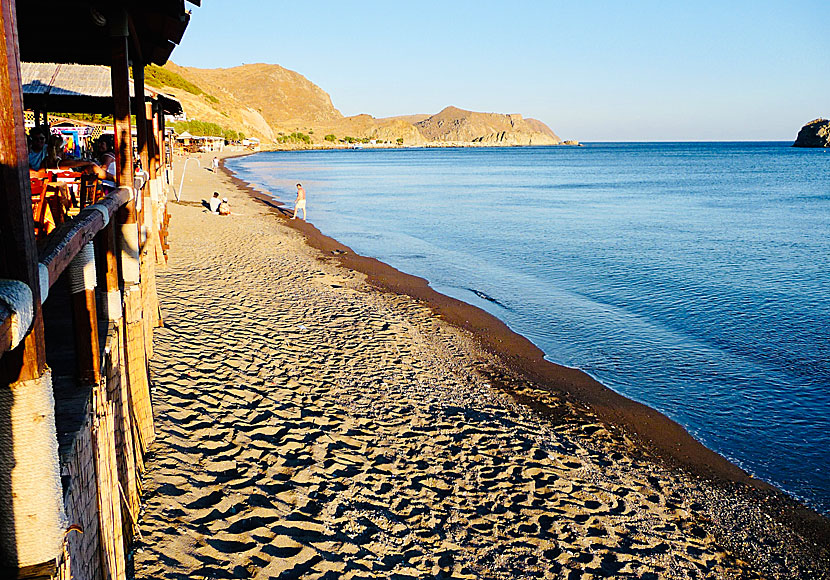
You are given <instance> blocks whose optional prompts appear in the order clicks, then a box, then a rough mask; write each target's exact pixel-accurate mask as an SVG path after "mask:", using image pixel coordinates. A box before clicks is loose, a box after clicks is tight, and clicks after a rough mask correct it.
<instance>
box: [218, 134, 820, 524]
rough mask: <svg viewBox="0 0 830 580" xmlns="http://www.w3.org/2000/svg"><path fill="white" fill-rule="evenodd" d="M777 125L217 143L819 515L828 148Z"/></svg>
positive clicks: (371, 249)
mask: <svg viewBox="0 0 830 580" xmlns="http://www.w3.org/2000/svg"><path fill="white" fill-rule="evenodd" d="M789 145H790V143H783V142H735V143H726V142H713V143H662V142H661V143H587V144H585V146H584V147H520V148H442V149H434V148H429V149H417V148H416V149H413V148H400V149H362V150H327V151H296V152H263V153H258V154H255V155H251V156H248V157H241V158H235V159H228V160H227V161H226V165H227V167H228V168H229V169H231V170H232V171H234V172H235V173H236V174H237V176H238V177H239V178H241V179H243V180H245V181H247V182H249V183H251V184H252V185H253V186H254V187H256V188H257V189H259V190H260V191H263V192H267V193H269V194H271V195H273V196H274V198H275V199H277V200H279V201H282V202H285V203H286V204H287V205H288V206H289V207H292V202H293V199H294V196H295V193H296V184H297V183H298V182H302V184H303V185H304V187H305V190H306V192H307V194H308V210H309V214H308V219H309V221H310V222H312V223H313V224H314V225H315V226H317V227H318V228H319V229H320V230H321V231H322V232H323V233H324V234H326V235H328V236H331V237H333V238H335V239H337V240H338V241H340V242H342V243H344V244H346V245H348V246H350V247H351V248H352V249H353V250H354V251H355V252H357V253H359V254H362V255H366V256H372V257H375V258H378V259H380V260H381V261H383V262H386V263H388V264H390V265H392V266H394V267H395V268H397V269H399V270H401V271H403V272H406V273H409V274H414V275H417V276H420V277H423V278H426V279H427V280H429V282H430V285H431V286H432V287H433V288H434V289H436V290H438V291H439V292H442V293H444V294H446V295H449V296H452V297H454V298H458V299H461V300H463V301H466V302H468V303H470V304H474V305H475V306H478V307H480V308H482V309H484V310H486V311H488V312H490V313H492V314H493V315H495V316H497V317H498V318H500V319H501V320H503V321H504V322H505V323H507V325H508V326H510V328H511V329H513V330H514V331H515V332H517V333H519V334H522V335H524V336H526V337H527V338H529V339H530V340H532V341H533V342H534V343H535V344H536V345H537V346H539V347H540V348H541V349H542V350H543V351H544V352H545V355H546V357H547V358H548V359H549V360H550V361H553V362H555V363H559V364H562V365H567V366H569V367H576V368H579V369H581V370H583V371H585V372H586V373H588V374H589V375H591V376H593V377H594V378H596V379H597V380H599V381H600V382H601V383H603V384H604V385H606V386H607V387H609V388H611V389H613V390H615V391H617V392H619V393H621V394H623V395H625V396H626V397H629V398H631V399H634V400H636V401H639V402H641V403H644V404H646V405H649V406H651V407H653V408H655V409H657V410H659V411H661V412H662V413H664V414H665V415H667V416H669V417H671V418H672V419H674V420H675V421H677V422H678V423H680V424H681V425H683V426H684V427H685V428H686V429H687V430H688V431H689V432H690V433H691V434H692V435H693V436H694V437H695V438H697V439H698V440H699V441H701V442H702V443H703V444H705V445H706V446H707V447H709V448H710V449H713V450H714V451H716V452H718V453H720V454H721V455H723V456H724V457H726V458H727V459H729V460H730V461H732V462H733V463H735V464H737V465H738V466H740V467H742V468H743V469H745V470H746V471H748V472H749V473H750V474H752V475H754V476H756V477H759V478H761V479H763V480H765V481H767V482H770V483H772V484H774V485H776V486H777V487H779V488H780V489H782V490H784V491H786V492H788V493H789V494H791V495H793V496H795V497H796V498H798V499H799V500H800V501H802V502H804V503H806V504H807V505H809V506H811V507H813V508H814V509H816V510H817V511H819V512H821V513H824V514H830V151H827V150H822V149H796V148H792V147H790V146H789Z"/></svg>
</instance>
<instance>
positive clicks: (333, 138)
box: [323, 133, 337, 143]
mask: <svg viewBox="0 0 830 580" xmlns="http://www.w3.org/2000/svg"><path fill="white" fill-rule="evenodd" d="M323 139H325V140H326V141H331V142H332V143H334V142H335V141H337V137H335V136H334V135H332V134H331V133H329V134H328V135H326V136H325V137H323Z"/></svg>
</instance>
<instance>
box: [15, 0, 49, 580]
mask: <svg viewBox="0 0 830 580" xmlns="http://www.w3.org/2000/svg"><path fill="white" fill-rule="evenodd" d="M27 169H28V161H27V149H26V135H25V120H24V116H23V88H22V84H21V74H20V47H19V44H18V36H17V10H16V2H15V0H0V279H4V280H10V281H11V282H9V283H7V284H11V285H12V286H15V285H16V287H17V290H19V291H20V292H19V293H18V295H17V296H16V299H15V300H16V302H17V303H16V304H15V306H16V307H17V308H18V316H19V320H20V324H21V327H20V331H19V333H18V337H17V338H18V339H20V338H21V336H20V335H22V333H23V332H25V331H26V330H28V333H27V334H26V335H25V338H22V340H21V342H20V343H19V344H18V345H17V346H16V347H14V348H13V349H12V350H11V351H8V352H6V353H4V354H3V355H2V356H0V441H2V444H1V445H0V575H2V576H3V577H7V576H8V577H36V576H43V575H47V576H48V575H51V574H53V573H54V571H55V562H56V559H57V557H58V556H59V555H60V553H61V547H62V542H63V535H64V530H63V529H62V526H61V521H62V516H63V514H62V512H63V499H62V497H61V493H60V489H61V484H60V469H59V465H58V442H57V434H56V429H55V415H54V413H55V406H54V399H53V394H52V380H51V373H49V372H47V370H46V349H45V345H44V338H43V320H42V311H41V307H40V300H41V292H40V290H41V287H40V273H39V269H38V259H37V247H36V245H35V235H34V221H33V218H32V198H31V190H30V187H29V180H28V171H27ZM27 288H28V290H26V289H27ZM23 290H26V291H25V292H23ZM7 298H8V297H7ZM29 317H31V318H29ZM29 320H31V323H29ZM25 327H28V328H25ZM35 451H36V452H35Z"/></svg>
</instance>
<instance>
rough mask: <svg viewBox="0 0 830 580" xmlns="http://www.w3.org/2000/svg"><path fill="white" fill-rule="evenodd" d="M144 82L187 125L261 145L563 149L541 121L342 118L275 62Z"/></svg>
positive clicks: (485, 116) (454, 115)
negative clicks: (178, 107) (199, 124)
mask: <svg viewBox="0 0 830 580" xmlns="http://www.w3.org/2000/svg"><path fill="white" fill-rule="evenodd" d="M162 70H163V74H158V75H148V79H150V80H148V84H152V83H155V86H158V87H159V88H161V89H163V90H164V91H166V92H169V93H171V94H173V95H175V96H176V97H177V98H178V99H179V100H180V101H181V102H182V105H183V107H184V111H185V114H186V116H187V118H188V119H197V120H199V121H204V122H208V123H214V124H216V125H219V126H221V127H223V128H225V129H233V130H235V131H237V132H239V133H243V134H245V135H246V136H248V137H256V138H258V139H260V140H262V142H263V144H264V145H265V146H268V145H271V146H289V147H290V146H299V147H307V146H315V147H316V146H337V145H342V144H343V142H346V143H352V142H358V141H364V142H365V141H374V142H377V143H384V144H391V145H406V146H452V145H455V146H479V147H482V146H517V145H562V144H572V143H573V142H564V141H563V140H562V139H560V138H559V137H558V136H557V135H556V133H554V132H553V131H552V130H551V129H550V127H548V126H547V125H546V124H545V123H543V122H542V121H539V120H536V119H529V118H524V117H523V116H522V115H520V114H515V113H514V114H501V113H479V112H475V111H468V110H464V109H460V108H458V107H446V108H445V109H443V110H442V111H440V112H438V113H436V114H434V115H429V114H418V115H402V116H397V117H385V118H376V117H373V116H371V115H368V114H361V115H354V116H349V117H347V116H344V115H343V114H342V113H341V112H340V111H339V110H337V109H336V108H335V107H334V105H333V104H332V100H331V97H330V96H329V94H328V93H326V92H325V91H324V90H323V89H321V88H320V87H319V86H317V85H315V84H314V83H312V82H311V81H310V80H308V79H307V78H306V77H304V76H303V75H301V74H299V73H297V72H295V71H292V70H288V69H286V68H284V67H281V66H279V65H275V64H262V63H258V64H246V65H242V66H237V67H232V68H217V69H201V68H193V67H183V66H179V65H176V64H174V63H172V62H170V63H168V64H166V65H165V66H164V68H163V69H162Z"/></svg>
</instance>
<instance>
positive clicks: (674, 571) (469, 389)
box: [134, 156, 830, 578]
mask: <svg viewBox="0 0 830 580" xmlns="http://www.w3.org/2000/svg"><path fill="white" fill-rule="evenodd" d="M208 158H209V157H207V156H206V157H205V158H204V164H205V165H207V163H206V161H207V159H208ZM176 184H178V174H177V180H176ZM239 185H240V184H239V183H238V182H235V181H234V180H233V179H232V178H231V177H230V176H229V175H227V174H226V173H224V172H222V173H219V174H213V173H212V172H210V171H207V170H205V169H199V168H198V167H196V166H195V164H192V163H191V164H190V165H189V167H188V177H187V178H186V179H185V186H184V197H183V203H182V204H172V206H171V214H172V222H171V228H172V230H171V231H172V236H171V245H172V247H171V250H170V262H169V266H168V268H167V269H165V270H160V271H159V274H158V291H159V296H160V299H161V302H162V305H163V311H164V315H165V328H163V329H160V330H159V331H157V334H156V341H155V356H154V359H153V361H152V364H151V368H152V371H153V380H154V386H153V395H154V402H155V411H156V417H157V429H158V440H157V443H156V444H155V447H154V449H153V457H152V458H150V459H149V461H148V462H147V467H148V472H147V475H146V477H145V487H146V504H145V508H144V510H143V512H142V516H141V521H140V531H141V537H140V539H139V540H138V542H137V544H136V549H135V551H134V567H135V577H137V578H159V577H164V578H194V577H196V578H199V577H205V578H248V577H250V578H275V577H285V578H425V577H447V578H525V577H539V578H559V577H568V578H571V577H572V578H592V577H625V576H628V577H637V578H695V577H699V578H703V577H707V578H755V577H769V578H824V577H830V564H828V562H830V546H828V538H829V537H830V525H828V521H827V520H826V519H825V518H822V517H820V516H818V515H817V514H815V513H813V512H811V511H809V510H807V509H806V508H803V507H801V506H799V505H798V504H796V503H795V502H793V501H791V500H789V499H788V498H787V497H786V496H784V495H783V494H781V493H780V492H778V491H776V490H774V489H772V488H770V487H769V486H766V485H763V484H760V483H759V482H757V481H755V480H753V479H752V478H751V477H749V476H748V475H746V474H745V473H743V472H742V471H740V470H739V469H737V468H736V467H734V466H732V465H731V464H729V463H728V462H726V461H725V460H724V459H722V458H720V457H719V456H717V455H716V454H714V453H711V452H710V451H708V450H706V449H705V448H704V447H703V446H701V445H699V444H697V442H695V441H694V440H693V439H692V438H691V437H689V436H688V434H686V433H685V431H683V430H682V428H680V427H679V426H677V425H676V424H674V423H672V422H670V421H668V419H666V418H665V417H663V416H662V415H660V414H659V413H656V412H654V411H652V410H651V409H648V408H647V407H643V406H642V405H637V404H635V403H632V402H630V401H628V400H627V399H624V398H623V397H619V396H618V395H615V394H614V393H612V392H611V391H608V390H607V389H605V388H604V387H602V385H599V384H598V383H596V382H595V381H593V380H591V379H590V378H589V377H587V375H584V374H583V373H580V372H579V371H575V370H573V369H566V368H563V367H558V366H556V365H552V364H550V363H548V362H546V361H544V360H543V359H542V357H541V353H540V352H539V351H538V349H536V348H535V347H534V346H533V345H532V344H531V343H530V342H529V341H527V340H525V339H523V338H522V337H520V336H518V335H515V334H514V333H512V332H511V331H510V330H509V329H507V328H506V327H505V326H504V325H503V324H501V323H500V322H499V321H497V320H496V319H495V318H493V317H491V316H490V315H488V314H486V313H484V312H482V311H481V310H478V309H476V308H474V307H472V306H469V305H466V304H464V303H462V302H459V301H456V300H453V299H449V298H447V297H444V296H442V295H440V294H437V293H435V292H434V291H432V290H431V289H429V287H428V286H427V285H426V283H425V281H423V280H421V279H418V278H415V277H412V276H407V275H404V274H401V273H399V272H397V271H395V270H394V269H392V268H390V267H389V266H386V265H385V264H382V263H380V262H377V261H376V260H371V259H368V258H363V257H359V256H355V255H354V253H353V252H351V250H350V249H348V248H346V247H345V246H342V245H340V244H338V243H337V242H335V241H334V240H331V239H330V238H326V237H324V236H322V235H320V233H319V232H318V231H317V230H316V229H315V228H313V226H312V225H310V224H305V223H303V222H300V221H288V220H286V217H285V215H284V213H285V212H284V211H280V209H279V208H276V209H275V208H273V207H272V204H270V203H269V202H268V199H267V197H264V196H257V195H256V194H255V195H253V196H252V195H251V193H252V192H250V191H246V190H245V189H244V188H241V187H239ZM213 191H219V192H220V195H221V196H223V197H228V198H229V199H230V204H231V208H232V210H233V211H234V213H235V214H236V215H232V216H230V217H220V216H213V215H210V214H207V213H205V212H204V210H203V208H202V206H201V203H200V202H201V200H202V199H204V200H207V199H208V198H209V197H210V195H211V193H212V192H213ZM309 203H310V209H311V214H310V215H311V217H312V220H313V215H314V214H313V211H314V210H313V196H312V197H311V199H310V202H309Z"/></svg>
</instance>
